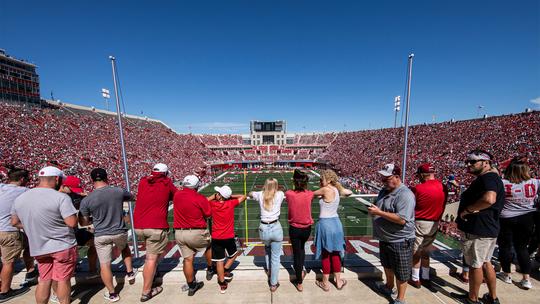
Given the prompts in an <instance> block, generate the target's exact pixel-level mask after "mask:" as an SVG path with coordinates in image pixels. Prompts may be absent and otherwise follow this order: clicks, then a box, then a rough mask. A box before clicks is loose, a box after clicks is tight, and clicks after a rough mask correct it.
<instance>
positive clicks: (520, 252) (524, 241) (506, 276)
mask: <svg viewBox="0 0 540 304" xmlns="http://www.w3.org/2000/svg"><path fill="white" fill-rule="evenodd" d="M503 184H504V189H505V193H506V195H505V196H506V197H505V203H504V206H503V209H502V211H501V220H500V224H501V230H500V232H499V238H498V240H497V241H498V244H499V261H500V262H501V267H502V271H503V272H502V273H501V274H500V279H501V280H502V281H503V282H505V283H508V284H512V278H511V277H510V265H511V263H512V248H513V249H514V251H515V253H516V257H517V261H518V264H519V272H520V273H521V274H522V280H521V281H520V283H519V284H520V286H521V287H522V288H523V289H531V288H532V284H531V281H530V278H529V274H530V272H531V260H530V258H529V252H528V250H527V245H528V244H529V242H530V240H531V237H532V234H533V227H534V215H535V212H536V210H537V209H536V206H535V199H538V189H539V188H540V180H538V179H536V178H531V173H530V168H529V165H528V164H527V159H526V158H519V157H516V158H514V159H512V161H511V162H510V164H509V165H508V167H506V169H505V170H504V179H503Z"/></svg>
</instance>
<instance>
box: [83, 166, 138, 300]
mask: <svg viewBox="0 0 540 304" xmlns="http://www.w3.org/2000/svg"><path fill="white" fill-rule="evenodd" d="M90 177H91V178H92V182H93V183H94V191H92V192H91V193H90V194H88V196H86V197H85V198H84V199H83V200H82V201H81V208H80V217H79V218H80V224H81V225H82V226H88V225H90V224H91V223H93V224H94V229H95V232H94V234H95V237H94V244H95V246H96V252H97V256H98V259H99V264H100V266H101V267H100V268H101V280H102V281H103V284H104V285H105V287H106V288H107V291H108V292H107V293H105V296H104V297H105V299H107V300H109V301H111V302H116V301H118V300H119V299H120V296H119V295H118V294H117V293H116V292H115V291H114V283H113V275H112V270H111V259H112V251H113V246H116V247H117V248H118V250H119V251H121V252H122V258H123V260H124V265H125V266H126V272H127V274H126V279H127V280H128V282H129V283H130V284H133V283H135V274H134V272H133V266H132V261H131V250H130V249H129V246H128V236H127V227H126V223H125V222H124V202H125V201H128V200H131V198H132V196H131V194H130V193H129V192H127V191H126V190H124V189H122V188H120V187H115V186H111V185H109V183H108V179H107V171H105V169H102V168H96V169H94V170H92V171H91V172H90ZM90 216H91V217H92V220H90Z"/></svg>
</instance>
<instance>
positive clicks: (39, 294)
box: [36, 280, 52, 304]
mask: <svg viewBox="0 0 540 304" xmlns="http://www.w3.org/2000/svg"><path fill="white" fill-rule="evenodd" d="M51 285H52V280H48V281H41V280H40V281H39V283H38V285H37V287H36V303H37V304H47V303H49V297H50V295H51Z"/></svg>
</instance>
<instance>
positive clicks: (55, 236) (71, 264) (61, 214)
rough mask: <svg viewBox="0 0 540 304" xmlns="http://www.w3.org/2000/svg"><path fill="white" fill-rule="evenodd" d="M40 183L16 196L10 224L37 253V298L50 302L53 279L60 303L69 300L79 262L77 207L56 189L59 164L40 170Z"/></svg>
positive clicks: (38, 300) (59, 177)
mask: <svg viewBox="0 0 540 304" xmlns="http://www.w3.org/2000/svg"><path fill="white" fill-rule="evenodd" d="M38 178H39V184H38V185H37V187H36V188H34V189H31V190H28V191H26V192H25V193H23V194H21V195H20V196H19V197H17V198H16V199H15V203H14V204H13V209H12V211H11V224H12V225H13V226H15V227H17V228H20V229H24V230H25V231H26V234H27V235H28V242H29V244H30V255H32V256H34V257H36V260H37V262H38V269H39V283H38V286H37V289H36V302H37V303H48V301H49V296H50V292H51V286H52V281H55V282H56V283H57V286H58V287H57V297H58V299H59V300H60V303H69V302H70V293H71V281H70V279H71V276H72V275H73V272H74V271H75V265H76V263H77V242H76V241H75V233H74V231H73V228H74V227H76V226H77V210H76V209H75V207H74V206H73V203H72V202H71V199H70V198H69V196H68V195H67V194H64V193H60V192H58V191H57V190H58V189H59V188H60V186H61V185H62V180H63V178H64V173H63V172H62V171H61V170H60V169H58V168H56V167H50V166H49V167H44V168H43V169H41V170H40V171H39V173H38Z"/></svg>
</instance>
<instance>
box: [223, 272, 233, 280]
mask: <svg viewBox="0 0 540 304" xmlns="http://www.w3.org/2000/svg"><path fill="white" fill-rule="evenodd" d="M233 277H234V274H233V273H232V272H228V271H226V272H225V281H227V282H230V281H232V279H233Z"/></svg>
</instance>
